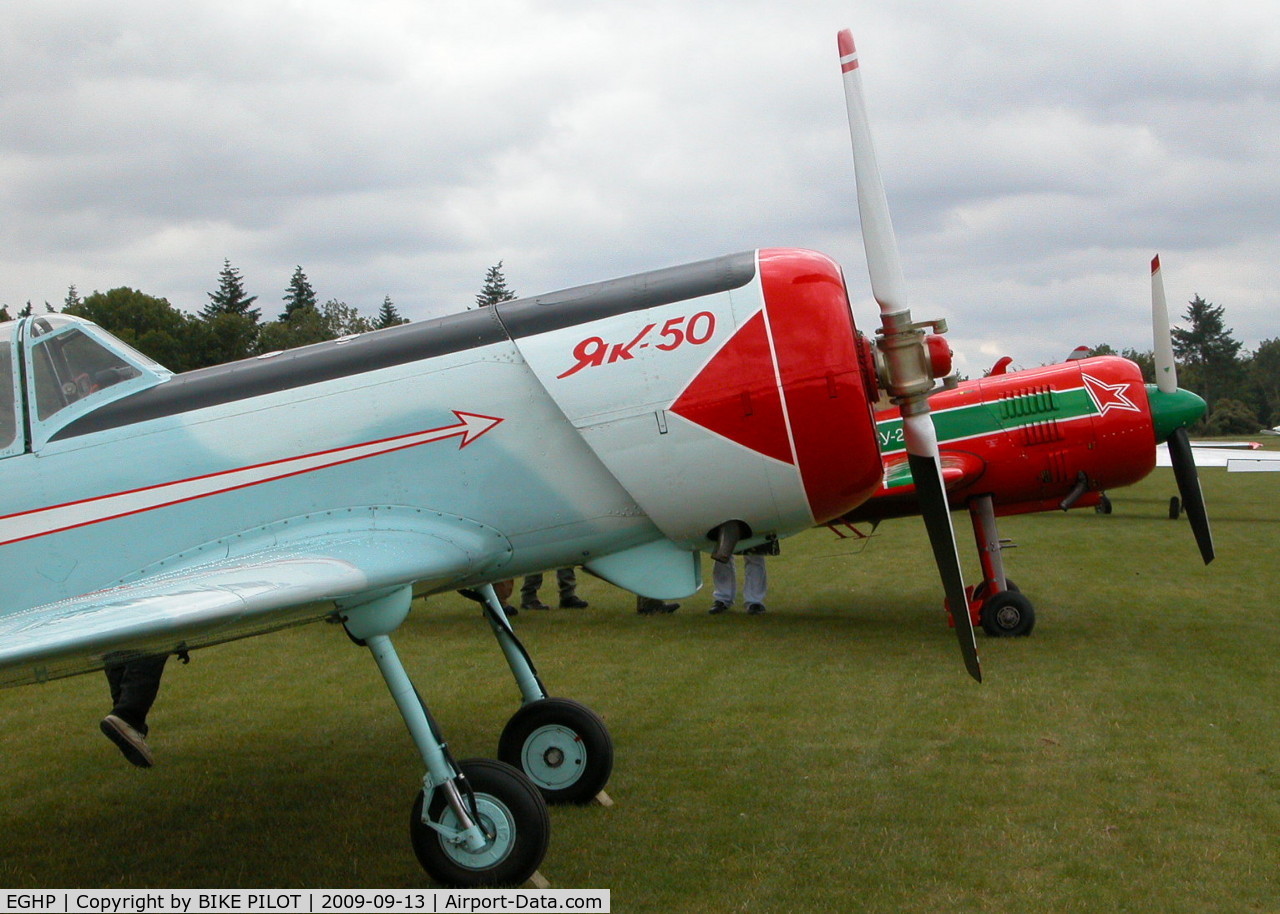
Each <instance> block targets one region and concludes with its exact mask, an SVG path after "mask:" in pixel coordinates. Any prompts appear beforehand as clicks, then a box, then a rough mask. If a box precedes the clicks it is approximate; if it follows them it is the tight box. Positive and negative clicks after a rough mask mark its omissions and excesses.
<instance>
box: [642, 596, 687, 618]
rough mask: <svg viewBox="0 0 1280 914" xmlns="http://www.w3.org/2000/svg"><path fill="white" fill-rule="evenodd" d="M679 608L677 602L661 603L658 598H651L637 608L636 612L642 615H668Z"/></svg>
mask: <svg viewBox="0 0 1280 914" xmlns="http://www.w3.org/2000/svg"><path fill="white" fill-rule="evenodd" d="M679 608H680V604H679V603H662V602H659V601H658V600H653V601H650V602H646V603H645V604H644V606H643V608H637V609H636V612H638V613H639V614H640V615H642V616H662V615H670V614H671V613H673V612H675V611H676V610H677V609H679Z"/></svg>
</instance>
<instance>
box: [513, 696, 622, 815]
mask: <svg viewBox="0 0 1280 914" xmlns="http://www.w3.org/2000/svg"><path fill="white" fill-rule="evenodd" d="M498 758H500V759H501V760H502V761H504V762H506V763H507V764H508V765H511V766H512V767H514V768H518V769H519V770H520V771H521V772H523V773H524V775H525V776H526V777H527V778H529V780H531V781H532V782H533V783H534V785H535V786H536V787H537V788H538V789H539V790H540V791H542V796H543V798H544V799H545V800H546V801H547V802H548V803H551V804H555V805H565V804H571V803H577V804H582V803H589V802H591V800H592V799H593V798H594V797H595V796H596V794H598V793H599V792H600V791H601V790H603V789H604V785H605V784H607V783H608V782H609V775H610V774H612V773H613V737H611V736H610V735H609V729H608V728H607V727H606V726H605V725H604V721H603V720H601V719H600V715H598V714H596V712H594V711H592V710H591V709H590V708H588V707H587V706H586V705H584V704H581V703H579V702H576V701H572V700H571V699H568V698H544V699H542V700H541V701H535V702H531V703H529V704H527V705H525V706H524V707H522V708H521V709H520V710H519V711H517V712H516V713H515V714H514V715H512V717H511V720H509V721H507V725H506V726H505V727H504V728H503V729H502V736H501V737H500V738H499V740H498Z"/></svg>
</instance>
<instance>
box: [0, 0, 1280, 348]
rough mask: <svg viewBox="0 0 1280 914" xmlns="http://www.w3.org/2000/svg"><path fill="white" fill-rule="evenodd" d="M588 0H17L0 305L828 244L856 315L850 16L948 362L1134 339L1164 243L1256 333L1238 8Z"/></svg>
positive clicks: (1269, 55) (1182, 290)
mask: <svg viewBox="0 0 1280 914" xmlns="http://www.w3.org/2000/svg"><path fill="white" fill-rule="evenodd" d="M442 6H443V7H448V8H446V9H438V8H437V7H442ZM615 6H616V5H608V6H607V7H606V6H605V5H601V4H593V3H586V2H578V0H561V2H541V3H534V2H516V0H508V2H499V0H479V2H476V3H473V4H465V5H463V4H457V5H443V4H420V3H414V2H407V0H406V2H397V0H379V2H373V3H369V2H361V3H358V4H357V3H351V2H346V0H329V2H310V3H306V4H298V3H289V2H285V0H255V2H251V3H241V2H220V3H218V4H212V3H207V2H193V3H189V4H183V5H174V4H168V3H160V2H150V0H129V2H121V3H114V4H100V3H92V2H82V3H73V2H62V3H59V4H28V5H26V6H25V7H23V8H21V9H19V10H15V11H11V12H9V13H7V14H6V21H5V23H4V24H3V26H0V78H2V79H3V81H4V85H5V86H6V91H5V93H3V95H0V124H3V130H0V206H3V207H4V210H3V211H4V213H5V219H4V220H3V221H2V222H0V301H4V302H6V303H8V304H10V305H20V304H22V303H23V302H25V301H26V300H28V299H32V300H34V301H36V302H40V301H44V300H50V301H53V302H59V301H61V299H62V297H63V295H64V294H65V291H66V288H67V286H68V285H69V284H70V283H75V284H76V285H77V286H78V288H79V289H80V290H81V291H82V292H88V291H91V290H93V289H95V288H98V289H107V288H111V287H114V286H116V285H131V286H134V287H138V288H142V289H143V290H144V291H147V292H149V293H151V294H155V295H163V296H165V297H168V298H169V299H170V300H171V301H173V302H174V303H175V304H178V305H180V306H182V307H186V308H189V309H198V308H200V307H201V306H202V305H203V304H204V302H205V300H206V299H205V293H206V292H207V291H209V290H211V289H213V288H214V286H215V285H216V281H217V273H218V270H219V269H220V267H221V264H222V260H223V258H224V257H226V258H230V259H231V261H232V263H233V264H235V265H236V266H237V267H239V268H240V269H241V271H242V273H243V274H244V276H245V279H246V282H247V284H248V287H249V290H250V292H251V293H255V294H258V295H259V296H260V297H261V300H262V301H263V302H264V303H268V302H271V301H274V300H276V299H278V297H279V296H280V295H282V294H283V291H284V288H285V286H286V284H287V282H288V278H289V276H290V274H291V273H292V270H293V267H294V266H295V265H296V264H301V265H302V266H303V267H304V269H305V270H306V271H307V273H308V275H309V277H310V278H311V280H312V282H313V284H314V285H315V287H316V289H317V292H318V293H319V294H320V295H321V297H322V298H330V297H336V298H341V299H343V300H345V301H348V302H349V303H351V304H354V305H357V306H359V307H361V308H362V309H365V310H366V311H372V310H373V309H376V308H377V306H378V305H379V304H380V303H381V301H382V297H383V296H384V295H387V294H390V295H391V296H392V298H393V299H394V300H395V301H396V302H397V305H398V306H399V307H400V309H401V310H402V311H403V312H404V313H405V314H407V315H409V316H411V317H415V318H421V317H426V316H428V315H431V314H436V313H443V312H447V311H451V310H458V309H461V308H463V307H466V305H467V304H469V303H470V302H471V300H472V298H473V296H474V294H475V291H476V290H477V289H478V287H479V285H480V282H481V280H482V277H483V274H484V270H485V269H486V268H487V267H488V266H489V265H491V264H492V263H495V262H496V261H498V260H499V259H501V260H503V261H504V262H505V265H506V272H507V277H508V280H509V282H510V284H511V285H512V286H513V287H514V288H515V289H516V290H517V291H519V292H521V293H525V294H534V293H537V292H542V291H547V290H549V289H553V288H557V287H561V286H565V285H570V284H574V283H578V282H586V281H591V280H595V279H603V278H607V277H610V276H614V275H620V274H622V273H626V272H630V271H635V270H641V269H647V268H651V267H658V266H664V265H668V264H671V263H678V262H682V261H686V260H693V259H698V258H701V257H706V256H712V255H715V254H719V253H727V252H729V251H733V250H740V249H745V248H750V247H754V246H803V247H814V248H818V249H820V250H824V251H826V252H827V253H830V254H832V255H833V256H835V257H836V258H837V259H839V260H840V261H841V262H842V263H843V264H844V265H845V270H846V274H847V276H848V278H849V283H850V288H851V293H852V294H853V296H854V298H855V305H856V308H857V313H858V318H859V322H860V324H861V325H863V326H864V327H866V328H868V329H869V328H871V327H873V326H874V324H875V322H876V320H875V316H874V305H873V303H872V302H871V301H870V298H869V293H868V290H867V288H866V280H865V268H864V264H863V255H862V251H861V245H860V240H859V236H858V234H857V232H858V228H857V218H856V211H855V205H854V196H853V181H852V166H851V163H850V157H849V152H848V134H847V130H846V127H845V122H844V107H843V99H842V95H841V89H840V83H839V71H838V67H837V66H836V53H835V32H836V30H837V29H838V28H840V27H843V26H845V25H850V26H853V27H854V28H855V32H856V35H857V37H858V42H859V48H860V51H861V53H862V59H863V65H864V79H865V82H866V88H867V92H868V102H869V106H870V110H871V114H872V117H873V119H874V125H873V127H874V130H875V132H876V138H877V145H878V148H879V152H880V158H881V164H882V168H883V171H884V173H885V180H886V184H887V186H888V192H889V196H890V205H891V207H892V209H893V212H894V219H895V225H896V227H897V230H898V233H899V240H900V244H901V247H902V252H903V257H904V261H905V268H906V273H907V279H908V283H909V286H910V290H911V293H912V298H913V304H914V305H915V308H916V310H917V312H918V313H920V314H922V315H924V314H941V315H943V316H946V317H947V318H948V319H949V320H950V322H951V325H952V328H953V330H952V342H953V345H954V346H955V347H956V349H957V350H958V352H959V353H960V364H961V365H962V367H963V368H964V370H966V371H969V372H973V373H976V372H977V371H980V370H981V369H982V368H983V367H985V366H986V365H987V364H989V363H990V361H991V360H992V359H991V356H992V355H993V354H999V353H1003V352H1009V353H1010V354H1012V355H1014V356H1015V358H1017V359H1018V360H1019V361H1020V362H1022V363H1023V364H1028V365H1032V364H1038V363H1040V362H1043V361H1049V360H1053V359H1057V358H1059V357H1061V356H1062V355H1063V354H1064V353H1065V352H1066V351H1068V350H1069V349H1070V348H1071V346H1074V345H1076V344H1077V343H1081V342H1083V343H1095V342H1102V341H1107V342H1111V343H1113V344H1114V345H1116V346H1126V345H1132V346H1136V347H1139V348H1146V347H1147V346H1148V345H1149V341H1148V337H1149V330H1148V329H1147V326H1146V321H1147V315H1146V310H1147V291H1146V288H1147V286H1146V281H1147V276H1146V265H1147V262H1148V260H1149V258H1150V256H1151V254H1152V253H1154V252H1156V251H1157V250H1158V251H1160V252H1161V254H1162V256H1163V258H1164V262H1165V265H1166V283H1167V285H1168V287H1169V295H1170V300H1171V303H1173V304H1174V307H1175V308H1177V307H1180V306H1181V305H1180V303H1181V302H1184V301H1186V300H1187V299H1189V298H1190V297H1191V296H1192V295H1193V294H1197V293H1198V294H1202V295H1204V296H1205V297H1206V298H1209V299H1210V300H1213V301H1215V302H1216V303H1218V304H1222V305H1224V306H1225V307H1226V308H1227V320H1228V323H1229V325H1231V326H1234V327H1235V329H1236V333H1237V336H1238V337H1239V338H1241V339H1243V340H1244V341H1245V342H1246V345H1249V346H1253V345H1256V344H1257V343H1258V342H1259V341H1260V340H1261V339H1264V338H1268V337H1274V336H1277V335H1280V328H1277V327H1276V323H1275V320H1274V318H1272V316H1271V315H1272V313H1273V307H1272V305H1273V302H1274V301H1275V299H1276V298H1277V295H1278V294H1280V277H1278V276H1277V268H1276V266H1275V261H1276V259H1277V258H1276V243H1277V240H1278V236H1280V231H1278V229H1277V219H1276V213H1277V211H1278V210H1277V202H1278V201H1277V191H1276V181H1275V179H1274V177H1273V176H1274V175H1275V174H1276V173H1278V171H1280V169H1278V167H1277V166H1280V162H1278V161H1277V159H1278V158H1280V150H1278V149H1277V146H1278V145H1280V144H1276V142H1275V137H1277V136H1280V29H1278V27H1277V25H1276V24H1275V23H1274V22H1273V19H1274V17H1273V16H1271V15H1270V14H1268V13H1267V12H1266V11H1265V10H1262V9H1258V8H1256V7H1255V6H1254V5H1252V4H1245V3H1243V2H1240V3H1236V2H1225V3H1224V2H1219V3H1202V2H1194V3H1192V2H1186V3H1162V4H1156V3H1154V2H1134V3H1127V4H1118V5H1117V4H1115V3H1111V4H1107V5H1105V6H1104V5H1102V4H1091V3H1083V4H1081V3H1072V4H1068V3H1066V2H1060V0H1052V2H1048V3H1045V4H1036V5H1032V4H1012V3H1003V2H994V0H991V2H986V3H980V4H945V3H940V2H937V0H909V2H905V3H900V4H894V5H893V6H892V8H886V7H878V8H876V9H862V10H856V9H855V10H851V9H849V8H848V7H847V5H846V4H840V3H835V2H829V0H815V2H801V3H798V4H786V5H782V4H776V3H764V2H736V3H733V4H720V3H707V4H697V5H692V6H693V7H696V8H689V7H690V6H691V5H688V4H677V3H675V2H666V0H657V2H655V3H653V4H648V5H646V6H645V8H644V9H643V10H641V9H639V8H635V9H615V8H614V7H615ZM452 7H457V8H452ZM464 7H465V8H464ZM854 14H856V15H857V18H858V21H853V20H852V17H853V16H854ZM267 311H268V312H269V311H270V305H269V304H268V305H267Z"/></svg>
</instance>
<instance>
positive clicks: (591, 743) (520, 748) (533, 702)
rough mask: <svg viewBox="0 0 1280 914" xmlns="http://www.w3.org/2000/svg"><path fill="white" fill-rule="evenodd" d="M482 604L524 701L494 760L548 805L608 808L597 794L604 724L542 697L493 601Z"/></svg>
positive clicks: (608, 761) (608, 759)
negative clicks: (519, 777) (530, 784)
mask: <svg viewBox="0 0 1280 914" xmlns="http://www.w3.org/2000/svg"><path fill="white" fill-rule="evenodd" d="M483 606H484V615H485V619H487V620H488V622H489V627H490V628H491V629H493V634H494V637H495V638H497V639H498V645H499V647H501V648H502V653H503V655H504V656H505V657H506V658H507V665H508V666H509V667H510V668H511V674H512V676H514V677H515V680H516V685H517V686H519V688H520V696H521V698H522V700H523V702H524V704H523V706H522V707H521V708H520V710H518V711H517V712H516V713H515V714H514V715H513V716H512V717H511V720H509V721H508V722H507V725H506V727H505V728H503V731H502V737H501V739H500V740H499V741H498V758H499V759H501V760H502V761H504V762H506V763H507V764H508V765H511V766H513V767H515V768H517V769H519V770H520V771H522V772H524V774H525V775H526V776H527V777H528V778H529V780H531V781H533V783H534V784H535V785H536V786H537V788H538V789H539V790H540V791H542V796H543V799H545V800H546V801H547V802H548V803H553V804H567V803H577V804H583V803H589V802H591V801H592V800H593V799H597V798H598V799H599V800H600V801H601V803H602V804H604V805H608V798H607V797H606V796H605V795H604V793H603V791H604V786H605V784H607V783H608V781H609V775H610V774H612V773H613V737H611V736H610V735H609V729H608V728H607V727H606V726H605V724H604V721H603V720H601V719H600V716H599V715H598V714H596V713H595V712H594V711H592V710H591V709H590V708H588V707H587V706H586V705H583V704H579V703H578V702H576V701H571V700H569V699H567V698H550V697H548V696H547V690H546V687H545V686H543V684H542V680H541V679H540V678H539V676H538V671H537V670H536V669H534V666H533V661H532V660H531V659H530V657H529V652H528V651H526V650H525V647H524V645H523V644H521V643H520V639H519V638H517V637H516V633H515V630H514V629H513V628H512V626H511V622H510V620H508V619H507V617H506V614H505V613H503V612H502V608H501V606H500V605H499V604H498V603H497V600H496V599H495V600H493V601H489V600H488V599H486V600H485V602H484V603H483Z"/></svg>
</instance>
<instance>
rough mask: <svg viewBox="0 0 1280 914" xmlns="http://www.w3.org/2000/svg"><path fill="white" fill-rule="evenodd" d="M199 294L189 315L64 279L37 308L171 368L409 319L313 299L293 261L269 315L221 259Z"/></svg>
mask: <svg viewBox="0 0 1280 914" xmlns="http://www.w3.org/2000/svg"><path fill="white" fill-rule="evenodd" d="M206 294H207V295H208V297H209V302H208V304H206V305H205V306H204V308H203V309H202V310H201V311H200V313H199V314H195V315H193V314H188V313H186V312H185V311H182V310H181V309H179V308H176V307H174V306H173V305H172V304H170V302H169V301H168V299H165V298H157V297H156V296H153V295H147V294H146V293H144V292H141V291H138V290H136V289H130V288H128V287H125V286H122V287H120V288H118V289H111V290H110V291H107V292H94V293H93V294H92V295H86V296H84V297H83V298H81V297H80V294H79V293H78V292H77V290H76V287H75V286H74V285H72V286H71V287H70V288H69V289H68V290H67V297H66V299H65V300H64V301H63V303H62V308H61V309H58V308H55V307H53V306H52V305H50V304H48V303H47V302H46V303H45V310H46V311H48V312H53V311H58V310H61V312H62V313H64V314H71V315H74V316H76V317H83V318H86V319H88V320H91V321H93V322H94V323H95V324H97V325H98V326H100V327H102V328H103V329H104V330H107V331H108V332H110V333H112V334H114V335H115V336H117V337H119V338H120V339H121V340H123V341H124V342H126V343H128V344H129V345H130V346H132V347H133V348H135V349H137V350H138V351H139V352H141V353H143V354H144V355H146V356H148V357H150V358H152V359H154V360H155V361H157V362H159V363H160V364H161V365H163V366H165V367H166V368H168V369H170V370H172V371H175V372H183V371H194V370H195V369H197V368H207V367H208V366H210V365H220V364H222V363H223V362H231V361H235V360H237V359H244V358H249V357H250V356H255V355H261V354H262V353H265V352H275V351H277V350H280V349H293V348H295V347H297V346H307V345H310V344H311V343H320V342H323V341H325V340H334V339H338V338H340V337H343V336H349V335H351V334H353V333H364V332H366V331H369V330H381V329H384V328H386V327H394V326H397V325H399V324H407V323H408V322H409V321H408V319H407V318H405V317H402V316H401V315H400V312H399V311H398V310H397V309H396V306H395V304H394V303H393V302H392V301H391V296H389V295H388V296H386V297H385V298H384V299H383V301H382V307H381V308H380V309H379V310H378V313H377V314H376V315H374V316H373V317H366V316H365V315H363V314H361V313H360V310H359V309H358V308H356V307H353V306H351V305H348V304H347V303H346V302H342V301H338V300H337V299H330V300H329V301H326V302H325V303H324V304H320V303H319V299H318V297H317V295H316V292H315V289H314V288H313V287H312V285H311V282H310V281H309V280H308V279H307V275H306V273H305V272H303V269H302V267H301V266H299V267H298V268H297V269H295V270H294V271H293V276H292V278H291V279H290V280H289V285H288V288H287V289H286V290H285V293H284V296H283V302H284V308H283V310H282V311H281V312H280V314H279V315H278V316H277V317H276V318H275V319H274V320H266V321H264V320H263V319H262V309H261V308H258V307H254V303H255V302H257V300H258V296H256V295H249V294H248V293H247V292H246V290H245V285H244V279H243V277H242V276H241V275H240V271H239V270H237V269H236V268H235V267H233V266H232V265H231V262H230V261H229V260H224V261H223V264H222V272H221V273H220V274H219V276H218V289H217V291H216V292H208V293H206ZM31 313H32V306H31V303H30V302H28V303H27V305H26V307H25V308H23V309H21V310H20V311H19V312H18V313H17V314H16V315H11V314H10V312H9V309H8V307H7V306H0V320H11V319H12V318H13V317H25V316H27V315H29V314H31Z"/></svg>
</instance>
